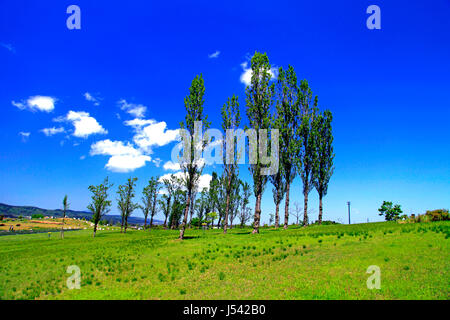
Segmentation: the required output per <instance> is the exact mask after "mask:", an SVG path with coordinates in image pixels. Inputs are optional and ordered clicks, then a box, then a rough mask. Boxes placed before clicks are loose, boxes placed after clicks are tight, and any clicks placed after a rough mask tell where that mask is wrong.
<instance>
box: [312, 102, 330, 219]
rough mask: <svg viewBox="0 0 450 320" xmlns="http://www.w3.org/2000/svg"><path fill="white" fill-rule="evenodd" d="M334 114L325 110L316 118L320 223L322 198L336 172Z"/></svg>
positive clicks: (317, 187) (316, 184) (316, 175)
mask: <svg viewBox="0 0 450 320" xmlns="http://www.w3.org/2000/svg"><path fill="white" fill-rule="evenodd" d="M332 121H333V115H332V113H331V111H329V110H325V111H324V112H323V114H319V115H318V116H317V118H316V125H317V135H316V143H315V147H316V155H317V165H316V166H315V167H314V180H313V183H314V187H315V188H316V190H317V193H318V194H319V224H322V213H323V209H322V208H323V206H322V198H323V197H324V196H326V195H327V191H328V183H329V182H330V178H331V176H332V175H333V172H334V166H333V160H334V152H333V132H332V128H331V122H332Z"/></svg>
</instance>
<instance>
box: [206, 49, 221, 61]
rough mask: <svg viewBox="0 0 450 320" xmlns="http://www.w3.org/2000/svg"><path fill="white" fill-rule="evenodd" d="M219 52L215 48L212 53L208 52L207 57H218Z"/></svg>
mask: <svg viewBox="0 0 450 320" xmlns="http://www.w3.org/2000/svg"><path fill="white" fill-rule="evenodd" d="M219 54H220V51H219V50H217V51H216V52H214V53H211V54H208V58H210V59H215V58H218V57H219Z"/></svg>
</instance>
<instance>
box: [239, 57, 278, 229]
mask: <svg viewBox="0 0 450 320" xmlns="http://www.w3.org/2000/svg"><path fill="white" fill-rule="evenodd" d="M270 69H271V67H270V63H269V58H268V57H267V55H266V54H265V53H264V54H263V53H259V52H255V54H254V55H253V57H252V59H251V70H252V77H251V82H250V85H248V86H247V87H246V89H245V93H246V104H247V117H248V120H249V122H250V127H251V129H254V130H256V132H257V133H259V130H260V129H270V125H271V116H270V108H271V106H272V103H273V98H274V94H275V86H274V84H270V79H271V77H272V72H271V70H270ZM260 138H261V137H260ZM268 141H270V138H269V139H268ZM256 148H257V152H256V154H255V158H256V163H254V164H251V165H250V171H251V173H252V176H253V192H254V194H255V197H256V201H255V219H254V223H253V232H252V233H259V225H260V220H261V199H262V194H263V192H264V187H265V185H266V183H267V180H268V176H266V175H262V170H263V168H264V165H263V163H262V162H261V154H260V145H259V144H258V145H257V146H256Z"/></svg>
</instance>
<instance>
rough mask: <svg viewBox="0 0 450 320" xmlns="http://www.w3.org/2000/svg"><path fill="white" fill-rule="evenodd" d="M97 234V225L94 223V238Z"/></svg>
mask: <svg viewBox="0 0 450 320" xmlns="http://www.w3.org/2000/svg"><path fill="white" fill-rule="evenodd" d="M96 233H97V223H94V238H95V234H96Z"/></svg>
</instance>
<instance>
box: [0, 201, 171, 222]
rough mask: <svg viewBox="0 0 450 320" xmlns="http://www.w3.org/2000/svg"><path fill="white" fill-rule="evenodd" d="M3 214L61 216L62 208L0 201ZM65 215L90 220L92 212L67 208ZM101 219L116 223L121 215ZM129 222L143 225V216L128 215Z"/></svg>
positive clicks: (14, 215) (12, 215) (11, 215)
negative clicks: (45, 207)
mask: <svg viewBox="0 0 450 320" xmlns="http://www.w3.org/2000/svg"><path fill="white" fill-rule="evenodd" d="M2 214H3V215H4V216H5V217H11V218H17V217H19V216H23V217H25V216H32V215H33V214H42V215H44V216H49V217H62V210H61V209H54V210H51V209H42V208H38V207H31V206H10V205H8V204H4V203H0V215H2ZM66 216H67V217H69V218H78V219H83V218H84V219H86V220H90V219H91V218H92V213H90V212H89V211H75V210H68V211H66ZM102 220H106V221H108V222H110V223H111V222H112V223H113V224H114V223H117V222H120V220H121V217H120V216H119V215H106V216H104V217H103V219H102ZM149 222H150V219H149V218H148V219H147V223H149ZM128 223H129V224H138V225H143V224H144V218H141V217H133V216H131V217H129V218H128ZM153 223H154V224H163V221H160V220H155V219H153Z"/></svg>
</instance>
